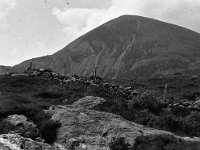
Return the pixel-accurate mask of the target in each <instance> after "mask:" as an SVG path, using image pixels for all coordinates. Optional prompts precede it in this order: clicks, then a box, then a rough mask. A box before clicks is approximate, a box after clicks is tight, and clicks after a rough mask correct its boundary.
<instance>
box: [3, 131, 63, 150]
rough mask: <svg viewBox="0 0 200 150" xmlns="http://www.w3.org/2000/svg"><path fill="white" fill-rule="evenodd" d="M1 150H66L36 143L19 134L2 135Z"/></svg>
mask: <svg viewBox="0 0 200 150" xmlns="http://www.w3.org/2000/svg"><path fill="white" fill-rule="evenodd" d="M0 149H1V150H65V149H64V148H63V147H62V146H61V145H55V146H51V145H49V144H46V143H41V142H35V141H33V140H31V139H29V138H24V137H22V136H20V135H17V134H2V135H0Z"/></svg>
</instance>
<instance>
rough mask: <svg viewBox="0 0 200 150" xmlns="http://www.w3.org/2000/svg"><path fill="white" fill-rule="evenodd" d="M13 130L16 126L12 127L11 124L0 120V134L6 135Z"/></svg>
mask: <svg viewBox="0 0 200 150" xmlns="http://www.w3.org/2000/svg"><path fill="white" fill-rule="evenodd" d="M15 129H16V126H14V125H13V124H11V123H9V122H7V121H3V120H0V134H6V133H8V132H9V131H13V130H15Z"/></svg>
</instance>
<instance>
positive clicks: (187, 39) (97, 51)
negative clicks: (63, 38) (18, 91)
mask: <svg viewBox="0 0 200 150" xmlns="http://www.w3.org/2000/svg"><path fill="white" fill-rule="evenodd" d="M199 58H200V34H198V33H196V32H193V31H191V30H188V29H185V28H182V27H179V26H176V25H172V24H168V23H164V22H161V21H158V20H154V19H149V18H145V17H140V16H128V15H126V16H121V17H119V18H116V19H114V20H111V21H109V22H107V23H105V24H103V25H101V26H100V27H98V28H96V29H94V30H92V31H90V32H88V33H87V34H85V35H83V36H81V37H80V38H78V39H77V40H75V41H74V42H72V43H70V44H69V45H67V46H66V47H64V48H63V49H62V50H60V51H58V52H56V53H55V54H53V55H51V56H45V57H42V58H36V59H32V60H28V61H26V62H23V63H21V64H19V65H17V66H15V68H21V69H24V68H26V67H27V66H28V65H29V62H30V61H32V62H33V64H34V65H35V66H36V67H45V68H46V67H50V68H52V69H53V70H55V71H57V72H59V73H63V74H78V75H91V74H92V73H93V70H94V67H96V68H97V74H98V75H99V76H101V77H106V78H113V79H116V78H117V79H119V78H127V79H133V78H134V76H135V75H136V74H137V76H145V77H146V76H152V75H156V74H165V75H166V74H174V73H176V72H182V73H194V72H195V73H198V72H199V73H200V61H199V60H200V59H199Z"/></svg>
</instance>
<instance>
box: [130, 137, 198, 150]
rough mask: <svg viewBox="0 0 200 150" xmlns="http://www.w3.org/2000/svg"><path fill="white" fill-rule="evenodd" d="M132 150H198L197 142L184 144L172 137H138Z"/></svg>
mask: <svg viewBox="0 0 200 150" xmlns="http://www.w3.org/2000/svg"><path fill="white" fill-rule="evenodd" d="M133 147H134V148H133V149H132V150H199V148H200V144H199V143H198V142H186V141H183V140H181V139H177V138H175V137H174V136H172V135H150V136H139V137H137V138H136V140H135V144H134V146H133Z"/></svg>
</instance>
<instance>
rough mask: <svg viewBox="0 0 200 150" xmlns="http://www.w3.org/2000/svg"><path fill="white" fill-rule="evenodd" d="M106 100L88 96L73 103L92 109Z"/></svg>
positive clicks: (76, 105)
mask: <svg viewBox="0 0 200 150" xmlns="http://www.w3.org/2000/svg"><path fill="white" fill-rule="evenodd" d="M105 101H106V100H105V99H104V98H100V97H93V96H86V97H84V98H81V99H79V100H78V101H76V102H74V103H73V104H72V105H73V106H75V107H79V108H87V109H92V108H94V107H95V106H97V105H99V104H102V103H104V102H105Z"/></svg>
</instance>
